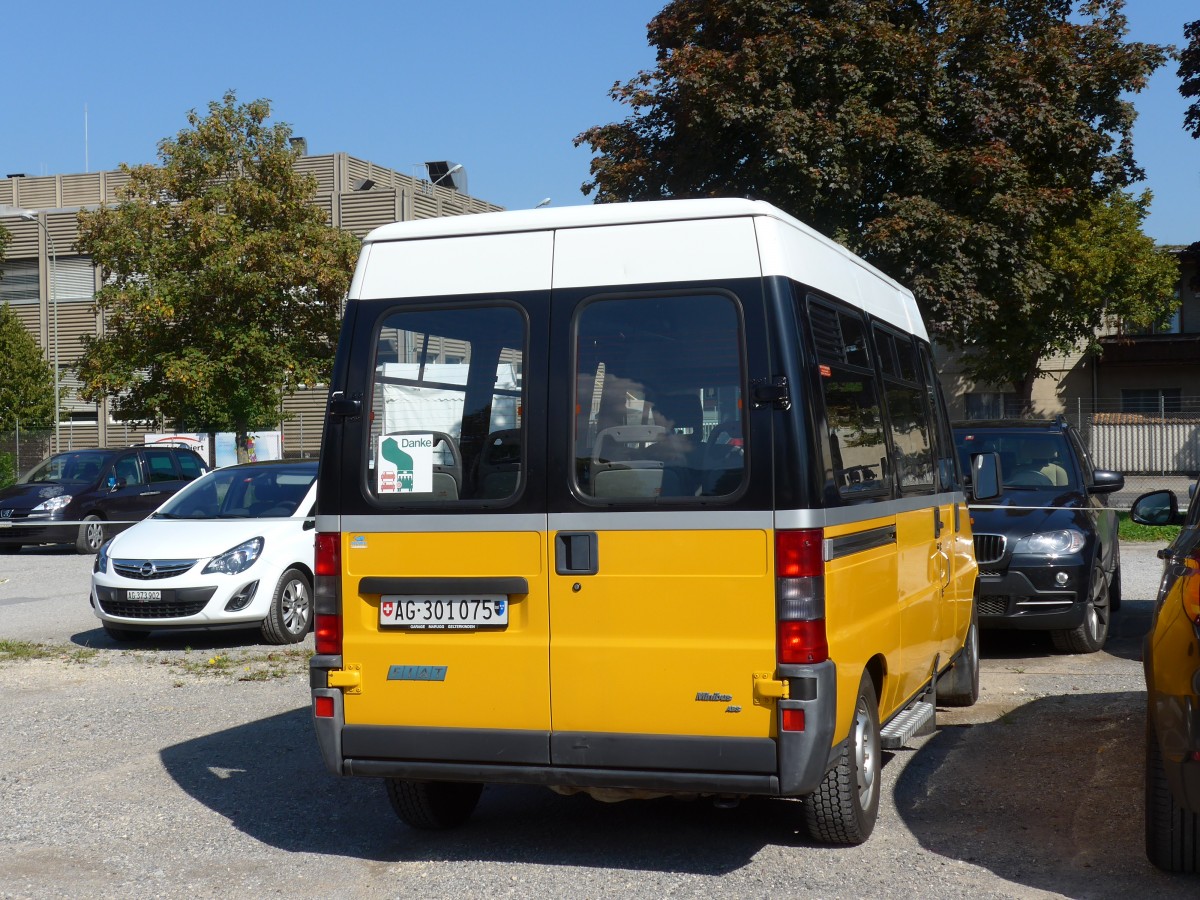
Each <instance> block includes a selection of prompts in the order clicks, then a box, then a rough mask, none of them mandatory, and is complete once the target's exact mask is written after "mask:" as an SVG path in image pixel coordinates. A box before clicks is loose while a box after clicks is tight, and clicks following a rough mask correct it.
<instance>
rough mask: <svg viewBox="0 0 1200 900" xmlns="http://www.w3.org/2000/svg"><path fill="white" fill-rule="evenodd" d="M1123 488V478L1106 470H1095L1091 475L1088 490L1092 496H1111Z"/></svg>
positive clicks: (1117, 473) (1118, 473) (1119, 474)
mask: <svg viewBox="0 0 1200 900" xmlns="http://www.w3.org/2000/svg"><path fill="white" fill-rule="evenodd" d="M1123 487H1125V476H1124V475H1122V474H1121V473H1120V472H1110V471H1108V469H1097V470H1096V471H1095V472H1093V473H1092V483H1091V486H1090V490H1091V492H1092V493H1093V494H1111V493H1112V492H1113V491H1119V490H1121V488H1123Z"/></svg>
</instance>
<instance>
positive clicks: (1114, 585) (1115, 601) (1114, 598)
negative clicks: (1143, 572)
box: [1108, 547, 1121, 612]
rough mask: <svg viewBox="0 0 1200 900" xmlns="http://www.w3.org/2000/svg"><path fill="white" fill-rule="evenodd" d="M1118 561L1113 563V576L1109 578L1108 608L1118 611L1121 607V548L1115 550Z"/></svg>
mask: <svg viewBox="0 0 1200 900" xmlns="http://www.w3.org/2000/svg"><path fill="white" fill-rule="evenodd" d="M1113 553H1115V554H1116V557H1117V558H1116V561H1115V562H1114V563H1113V573H1112V578H1110V579H1109V580H1108V608H1109V609H1111V610H1112V611H1113V612H1116V611H1117V610H1118V609H1120V608H1121V550H1120V548H1119V547H1118V548H1117V549H1116V550H1114V551H1113Z"/></svg>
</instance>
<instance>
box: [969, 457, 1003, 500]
mask: <svg viewBox="0 0 1200 900" xmlns="http://www.w3.org/2000/svg"><path fill="white" fill-rule="evenodd" d="M1002 483H1003V482H1002V473H1001V472H1000V454H999V453H972V454H971V499H972V500H995V499H996V498H997V497H999V496H1000V486H1001V484H1002Z"/></svg>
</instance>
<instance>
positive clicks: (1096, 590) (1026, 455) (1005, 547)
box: [954, 417, 1125, 653]
mask: <svg viewBox="0 0 1200 900" xmlns="http://www.w3.org/2000/svg"><path fill="white" fill-rule="evenodd" d="M954 440H955V443H956V444H957V445H958V452H959V455H960V458H961V459H962V461H963V463H964V467H965V469H966V471H968V472H969V471H971V468H970V458H971V456H972V455H973V454H977V453H995V454H997V455H998V456H999V458H1000V471H1001V478H1002V483H1003V491H1002V492H1001V495H1000V496H999V497H998V498H997V499H995V500H991V501H989V502H988V503H985V504H972V505H971V530H972V532H973V533H974V536H975V557H976V559H977V560H978V561H979V582H978V605H979V625H980V627H981V628H986V627H993V628H996V627H998V628H1026V629H1037V630H1042V631H1049V632H1050V634H1051V637H1052V638H1053V640H1054V646H1055V647H1056V648H1057V649H1058V650H1060V651H1063V652H1066V653H1094V652H1096V651H1097V650H1099V649H1100V648H1101V647H1103V646H1104V641H1105V639H1106V638H1107V637H1108V626H1109V619H1110V617H1111V615H1112V612H1113V611H1114V610H1115V609H1117V608H1118V607H1119V606H1120V603H1121V556H1120V546H1119V543H1118V538H1117V513H1116V511H1115V510H1111V509H1109V508H1108V506H1107V503H1106V498H1105V497H1104V496H1103V495H1105V494H1110V493H1112V492H1113V491H1118V490H1120V489H1121V488H1122V487H1124V485H1125V477H1124V476H1123V475H1121V474H1120V473H1118V472H1109V471H1106V470H1104V469H1096V468H1094V467H1093V466H1092V463H1091V460H1090V459H1089V457H1088V454H1087V451H1086V450H1085V449H1084V446H1083V442H1082V441H1081V440H1080V438H1079V434H1078V433H1077V432H1076V431H1075V429H1074V427H1073V426H1072V425H1070V423H1068V422H1067V421H1066V420H1065V419H1062V418H1061V417H1060V418H1059V419H1058V420H1056V421H1034V420H1029V419H1019V420H1001V421H988V422H959V423H956V424H955V426H954Z"/></svg>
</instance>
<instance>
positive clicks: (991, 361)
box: [969, 191, 1179, 407]
mask: <svg viewBox="0 0 1200 900" xmlns="http://www.w3.org/2000/svg"><path fill="white" fill-rule="evenodd" d="M1149 207H1150V193H1149V192H1148V191H1147V192H1145V193H1143V194H1142V195H1141V196H1140V197H1133V196H1131V195H1130V194H1127V193H1125V192H1124V191H1117V192H1115V193H1113V194H1111V195H1110V196H1109V197H1108V198H1107V199H1105V200H1102V201H1099V202H1097V203H1096V204H1095V205H1094V206H1093V207H1092V209H1091V210H1089V211H1088V213H1087V214H1086V215H1085V216H1083V217H1081V218H1080V219H1078V220H1077V221H1075V222H1074V223H1071V224H1069V225H1063V226H1061V227H1059V228H1057V229H1055V230H1054V231H1053V232H1052V233H1051V234H1050V235H1049V237H1048V238H1047V239H1046V240H1045V241H1043V242H1042V245H1041V248H1040V255H1041V259H1042V262H1043V265H1044V266H1045V268H1046V269H1047V271H1049V272H1051V273H1053V276H1054V277H1053V280H1052V281H1051V282H1050V283H1049V284H1048V285H1047V286H1046V288H1045V289H1044V290H1042V291H1039V292H1035V293H1031V294H1030V295H1029V297H1028V298H1027V299H1026V301H1025V303H1024V305H1023V306H1022V307H1021V309H1020V310H1019V315H1006V316H1003V317H992V318H986V319H982V320H980V322H979V323H978V328H977V331H976V333H975V334H974V335H972V338H971V343H970V344H969V352H971V353H972V354H973V357H972V359H973V369H974V374H975V375H976V377H978V378H980V379H981V380H984V381H988V382H991V383H993V384H1004V383H1011V384H1014V385H1016V386H1017V387H1018V388H1020V389H1023V390H1024V394H1023V396H1022V399H1023V401H1024V402H1025V405H1026V407H1028V404H1029V391H1030V390H1031V389H1032V387H1033V382H1034V379H1036V378H1037V376H1038V374H1039V372H1040V369H1039V361H1040V360H1041V359H1042V358H1044V357H1047V356H1050V355H1051V354H1055V353H1071V352H1079V350H1080V349H1081V348H1086V350H1089V351H1094V350H1096V349H1097V348H1098V344H1097V339H1096V335H1097V332H1098V330H1099V329H1100V328H1101V327H1102V326H1104V325H1106V324H1109V323H1111V322H1112V321H1113V320H1118V319H1119V320H1120V321H1122V322H1123V323H1124V324H1125V325H1127V326H1129V325H1131V326H1134V327H1146V326H1149V325H1153V324H1155V323H1157V322H1161V321H1162V320H1163V319H1165V318H1166V317H1167V316H1169V315H1170V314H1171V313H1172V312H1174V311H1175V309H1176V308H1177V307H1178V305H1179V300H1178V298H1177V297H1176V295H1175V287H1176V284H1177V283H1178V281H1179V264H1178V262H1177V261H1176V260H1175V257H1174V256H1172V255H1171V253H1170V252H1168V251H1167V250H1164V249H1163V248H1161V247H1158V246H1157V245H1156V244H1155V243H1154V241H1153V240H1152V239H1151V238H1149V237H1147V236H1146V234H1145V233H1144V232H1143V231H1142V223H1143V221H1144V220H1145V218H1146V215H1147V213H1148V212H1149Z"/></svg>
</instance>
